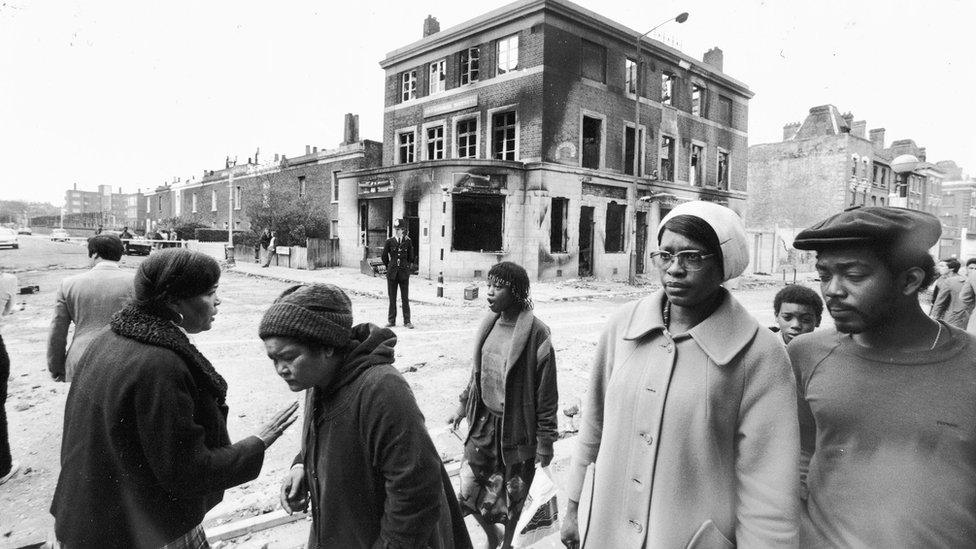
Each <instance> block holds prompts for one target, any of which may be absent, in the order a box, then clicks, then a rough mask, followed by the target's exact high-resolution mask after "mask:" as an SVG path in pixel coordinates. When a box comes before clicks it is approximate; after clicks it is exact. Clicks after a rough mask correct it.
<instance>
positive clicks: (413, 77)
mask: <svg viewBox="0 0 976 549" xmlns="http://www.w3.org/2000/svg"><path fill="white" fill-rule="evenodd" d="M416 98H417V71H415V70H414V71H407V72H405V73H403V74H401V75H400V101H410V100H411V99H416Z"/></svg>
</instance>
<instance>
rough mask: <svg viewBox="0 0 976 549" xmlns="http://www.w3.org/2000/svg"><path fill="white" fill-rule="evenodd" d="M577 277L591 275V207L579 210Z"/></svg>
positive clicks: (583, 207)
mask: <svg viewBox="0 0 976 549" xmlns="http://www.w3.org/2000/svg"><path fill="white" fill-rule="evenodd" d="M579 275H580V276H592V275H593V206H582V207H581V208H580V220H579Z"/></svg>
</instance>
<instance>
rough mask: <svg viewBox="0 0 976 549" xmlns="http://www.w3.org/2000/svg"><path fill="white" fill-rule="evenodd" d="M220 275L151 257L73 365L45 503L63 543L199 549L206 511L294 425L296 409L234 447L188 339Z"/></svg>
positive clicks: (197, 257) (206, 366)
mask: <svg viewBox="0 0 976 549" xmlns="http://www.w3.org/2000/svg"><path fill="white" fill-rule="evenodd" d="M219 279H220V267H219V266H218V265H217V262H216V261H214V260H213V259H212V258H210V257H208V256H206V255H204V254H201V253H198V252H191V251H189V250H185V249H182V248H170V249H166V250H161V251H158V252H153V254H152V255H150V256H149V257H148V258H147V259H146V260H145V261H143V262H142V264H141V265H139V269H138V271H137V272H136V276H135V287H134V290H135V291H134V294H135V299H134V301H133V303H132V304H130V305H129V306H127V307H126V308H124V309H122V310H121V311H119V312H118V313H116V314H115V316H114V317H113V318H112V321H111V324H110V326H111V329H109V330H106V331H104V332H102V334H101V335H100V336H98V337H97V338H96V339H95V340H94V341H93V342H92V344H91V346H90V347H89V349H88V352H87V353H85V355H84V357H83V358H82V359H81V364H79V369H78V370H79V371H80V372H81V374H80V375H79V376H78V377H76V378H75V379H74V381H73V382H72V384H71V390H70V391H69V392H68V401H67V404H66V406H65V412H64V438H63V440H62V442H61V473H60V476H59V477H58V485H57V489H56V490H55V492H54V501H53V502H52V503H51V514H53V515H54V520H55V532H56V534H57V538H58V540H59V541H60V542H61V543H63V544H64V546H67V547H71V548H75V547H79V548H83V547H97V548H112V547H119V548H129V547H138V548H141V547H146V548H158V547H162V546H164V545H165V546H166V547H167V548H170V547H180V548H181V547H194V548H198V547H207V541H206V536H205V535H204V533H203V528H202V527H201V525H200V523H201V521H203V517H204V515H205V514H206V513H207V511H209V510H210V509H212V508H213V507H214V506H215V505H216V504H217V503H219V502H220V500H221V499H223V495H224V490H226V489H228V488H231V487H233V486H237V485H238V484H242V483H244V482H247V481H250V480H254V479H255V478H257V476H258V473H259V472H260V471H261V464H262V462H263V461H264V453H265V450H266V449H267V448H268V446H270V445H271V444H272V443H274V441H275V440H277V439H278V437H280V436H281V434H282V432H284V430H285V429H286V428H287V427H288V426H289V425H291V423H292V422H293V421H294V420H295V416H294V415H293V414H294V413H295V411H296V410H297V408H298V404H297V403H294V404H291V405H289V406H288V407H287V408H285V409H284V410H282V411H281V412H279V413H278V414H277V415H276V416H275V417H274V418H272V420H271V421H270V422H269V423H268V424H266V425H265V426H264V427H263V428H262V429H261V430H260V431H259V432H258V433H257V434H256V435H253V436H250V437H247V438H245V439H243V440H240V441H239V442H236V443H233V444H232V443H231V441H230V437H229V435H228V433H227V404H226V402H225V401H226V396H227V382H226V381H224V378H223V377H222V376H221V375H220V373H218V372H217V371H216V370H215V369H214V367H213V366H212V365H211V364H210V361H208V360H207V359H206V358H205V357H204V356H203V355H202V354H200V351H198V350H197V348H196V347H195V346H194V345H193V343H191V342H190V340H189V339H188V338H187V334H197V333H200V332H203V331H206V330H209V329H210V325H211V323H212V322H213V320H214V316H215V315H216V314H217V306H218V305H220V299H218V298H217V282H218V280H219ZM82 365H83V366H84V367H82Z"/></svg>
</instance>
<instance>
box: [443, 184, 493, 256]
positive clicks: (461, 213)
mask: <svg viewBox="0 0 976 549" xmlns="http://www.w3.org/2000/svg"><path fill="white" fill-rule="evenodd" d="M451 209H452V210H453V212H454V216H453V217H454V223H453V228H454V230H453V234H452V235H451V236H452V239H451V248H452V249H453V250H455V251H469V252H500V251H502V230H503V228H504V223H505V197H504V196H501V195H487V194H465V195H454V198H453V204H452V208H451Z"/></svg>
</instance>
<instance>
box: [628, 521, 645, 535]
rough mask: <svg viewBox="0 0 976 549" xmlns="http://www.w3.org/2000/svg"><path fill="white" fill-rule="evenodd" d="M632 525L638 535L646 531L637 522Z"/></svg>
mask: <svg viewBox="0 0 976 549" xmlns="http://www.w3.org/2000/svg"><path fill="white" fill-rule="evenodd" d="M630 525H631V526H633V527H634V531H636V532H637V533H638V534H639V533H641V532H643V531H644V527H643V526H641V525H640V523H639V522H637V521H636V520H632V521H630Z"/></svg>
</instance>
